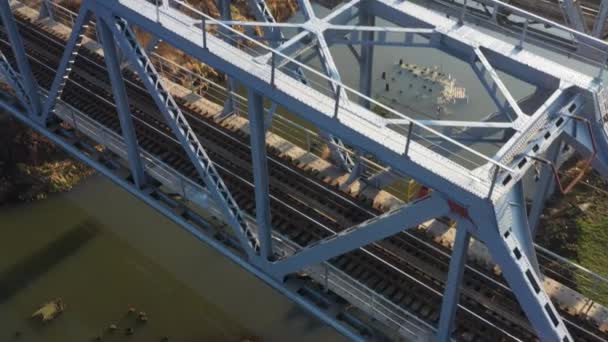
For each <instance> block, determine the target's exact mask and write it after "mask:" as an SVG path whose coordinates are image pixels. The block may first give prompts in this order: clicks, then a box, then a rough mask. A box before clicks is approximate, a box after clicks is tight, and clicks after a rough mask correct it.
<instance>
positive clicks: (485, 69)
mask: <svg viewBox="0 0 608 342" xmlns="http://www.w3.org/2000/svg"><path fill="white" fill-rule="evenodd" d="M473 51H474V55H475V58H474V61H473V63H472V64H475V61H476V60H477V61H479V62H480V63H481V66H480V68H479V71H480V73H485V74H488V75H490V77H491V78H492V80H493V81H494V85H495V87H493V88H492V90H493V91H492V92H491V93H490V96H492V98H493V99H494V101H495V102H497V103H499V102H500V101H498V99H497V97H496V90H495V89H496V88H497V89H498V90H499V91H500V93H501V94H502V96H503V97H504V98H505V100H506V102H507V103H508V104H509V106H510V107H511V109H512V110H513V112H515V115H516V117H517V118H524V117H525V114H524V113H523V112H522V110H521V108H519V104H518V103H517V101H515V98H513V95H511V92H510V91H509V89H507V86H506V85H505V84H504V83H503V82H502V80H501V79H500V77H499V76H498V74H497V73H496V70H494V67H493V66H492V64H490V62H489V61H488V59H487V58H486V56H485V54H484V53H483V51H481V49H480V48H478V47H475V48H473ZM479 78H480V79H481V78H482V77H479ZM499 108H501V109H502V110H505V111H506V110H507V109H506V108H505V106H504V105H503V106H502V107H499ZM512 119H513V120H514V119H516V118H512Z"/></svg>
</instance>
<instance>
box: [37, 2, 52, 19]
mask: <svg viewBox="0 0 608 342" xmlns="http://www.w3.org/2000/svg"><path fill="white" fill-rule="evenodd" d="M44 18H49V19H50V20H51V21H55V14H54V9H53V4H52V3H51V0H42V3H41V4H40V11H38V19H44Z"/></svg>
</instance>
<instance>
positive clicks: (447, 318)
mask: <svg viewBox="0 0 608 342" xmlns="http://www.w3.org/2000/svg"><path fill="white" fill-rule="evenodd" d="M469 225H470V223H469V222H468V221H467V220H466V219H464V218H463V219H461V220H459V221H458V227H457V229H456V240H455V241H454V248H453V249H452V250H453V252H452V257H451V259H450V270H449V271H448V279H447V281H446V285H445V291H444V293H443V301H442V303H441V315H440V318H439V327H438V329H437V341H438V342H448V341H450V340H451V335H452V331H453V330H454V326H455V324H454V319H455V318H456V310H457V309H458V301H459V299H460V286H461V283H462V276H463V274H464V269H465V265H466V261H467V251H468V249H469V242H470V241H471V234H470V233H469V230H468V226H469Z"/></svg>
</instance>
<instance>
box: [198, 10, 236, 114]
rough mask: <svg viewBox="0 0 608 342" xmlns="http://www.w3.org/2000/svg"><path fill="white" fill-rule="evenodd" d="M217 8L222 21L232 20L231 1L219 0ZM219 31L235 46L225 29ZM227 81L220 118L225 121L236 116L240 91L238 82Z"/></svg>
mask: <svg viewBox="0 0 608 342" xmlns="http://www.w3.org/2000/svg"><path fill="white" fill-rule="evenodd" d="M217 6H218V8H219V9H220V15H221V17H222V20H232V13H231V12H230V0H217ZM203 29H205V28H203ZM218 29H219V31H220V32H221V33H222V34H223V39H224V40H225V41H226V42H227V43H228V44H231V45H234V43H235V42H233V41H231V40H230V38H229V37H230V36H231V34H230V32H229V31H228V30H227V29H226V28H224V27H219V28H218ZM226 81H227V82H228V87H227V88H228V97H227V98H226V100H225V101H224V106H223V108H222V112H221V113H220V115H219V117H218V119H220V120H221V119H225V118H227V117H228V116H230V115H232V114H234V110H235V108H236V107H235V102H234V93H235V92H236V91H237V89H238V85H237V82H236V80H235V79H234V78H232V77H230V76H227V80H226Z"/></svg>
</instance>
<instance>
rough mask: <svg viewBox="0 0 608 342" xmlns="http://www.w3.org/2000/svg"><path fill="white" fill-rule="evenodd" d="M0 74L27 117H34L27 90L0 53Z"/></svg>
mask: <svg viewBox="0 0 608 342" xmlns="http://www.w3.org/2000/svg"><path fill="white" fill-rule="evenodd" d="M0 72H1V73H2V75H3V76H4V79H5V80H6V82H7V83H8V85H9V86H10V87H11V88H12V89H13V91H14V92H15V95H17V98H18V99H19V102H21V104H22V105H23V108H25V109H26V110H27V112H28V115H30V116H31V115H35V114H34V111H33V109H32V106H31V103H30V102H31V99H30V98H29V96H28V93H27V90H26V89H25V86H24V85H23V82H21V77H20V76H19V74H18V73H17V72H16V71H15V70H14V69H13V67H12V66H11V64H10V63H9V61H8V60H7V59H6V56H4V53H2V52H1V51H0Z"/></svg>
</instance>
